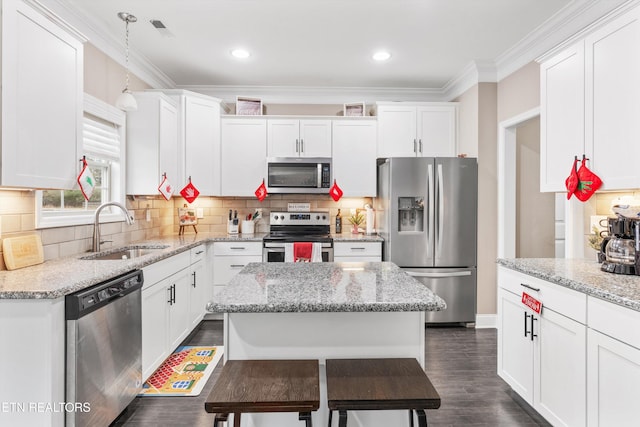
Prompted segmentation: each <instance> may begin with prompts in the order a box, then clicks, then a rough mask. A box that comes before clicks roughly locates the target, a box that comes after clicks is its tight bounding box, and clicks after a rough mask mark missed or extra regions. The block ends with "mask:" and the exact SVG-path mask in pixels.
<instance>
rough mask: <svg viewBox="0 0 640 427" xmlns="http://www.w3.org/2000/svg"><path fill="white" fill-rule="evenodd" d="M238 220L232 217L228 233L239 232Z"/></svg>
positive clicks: (228, 224)
mask: <svg viewBox="0 0 640 427" xmlns="http://www.w3.org/2000/svg"><path fill="white" fill-rule="evenodd" d="M238 228H239V227H238V220H237V219H230V220H229V222H228V223H227V233H228V234H238Z"/></svg>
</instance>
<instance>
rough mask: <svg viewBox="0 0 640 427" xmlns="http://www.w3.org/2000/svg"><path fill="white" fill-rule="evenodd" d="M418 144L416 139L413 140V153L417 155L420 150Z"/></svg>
mask: <svg viewBox="0 0 640 427" xmlns="http://www.w3.org/2000/svg"><path fill="white" fill-rule="evenodd" d="M416 144H417V141H416V139H415V138H413V152H414V153H417V152H418V149H417V148H416V147H417V145H416Z"/></svg>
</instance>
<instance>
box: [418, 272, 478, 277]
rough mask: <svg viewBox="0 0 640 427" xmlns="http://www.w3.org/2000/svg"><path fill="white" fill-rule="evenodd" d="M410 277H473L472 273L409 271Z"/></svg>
mask: <svg viewBox="0 0 640 427" xmlns="http://www.w3.org/2000/svg"><path fill="white" fill-rule="evenodd" d="M406 273H407V274H408V275H409V276H413V277H461V276H471V271H454V272H451V273H443V272H440V273H418V272H416V271H407V272H406Z"/></svg>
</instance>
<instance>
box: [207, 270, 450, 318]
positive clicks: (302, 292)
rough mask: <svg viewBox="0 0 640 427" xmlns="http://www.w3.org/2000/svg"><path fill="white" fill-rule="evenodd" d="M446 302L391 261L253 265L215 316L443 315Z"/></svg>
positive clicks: (220, 301)
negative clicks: (418, 312)
mask: <svg viewBox="0 0 640 427" xmlns="http://www.w3.org/2000/svg"><path fill="white" fill-rule="evenodd" d="M445 308H446V303H445V302H444V300H442V298H440V297H438V296H437V295H435V294H434V293H433V292H431V290H429V289H428V288H427V287H426V286H424V285H423V284H422V283H420V282H419V281H418V280H416V279H414V278H413V277H411V276H409V275H408V274H406V273H405V272H403V271H402V270H401V269H400V268H399V267H398V266H397V265H395V264H393V263H390V262H368V263H349V262H345V263H340V262H339V263H250V264H248V265H247V266H246V267H245V268H243V269H242V270H241V271H240V273H238V274H237V275H236V276H235V277H234V278H233V279H232V280H231V282H230V283H229V285H227V287H226V289H225V290H224V291H222V292H221V293H220V294H218V296H217V298H216V301H214V302H212V303H211V304H209V306H208V307H207V310H209V311H210V312H214V313H279V312H385V311H440V310H444V309H445Z"/></svg>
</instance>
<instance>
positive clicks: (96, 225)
mask: <svg viewBox="0 0 640 427" xmlns="http://www.w3.org/2000/svg"><path fill="white" fill-rule="evenodd" d="M107 206H117V207H119V208H120V209H121V210H122V212H124V218H125V219H126V220H127V224H129V225H133V221H134V218H133V215H131V213H129V211H128V210H127V208H125V207H124V205H123V204H122V203H118V202H107V203H103V204H101V205H100V206H98V209H96V216H95V218H94V222H93V252H100V243H101V242H100V212H102V209H104V208H106V207H107Z"/></svg>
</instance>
